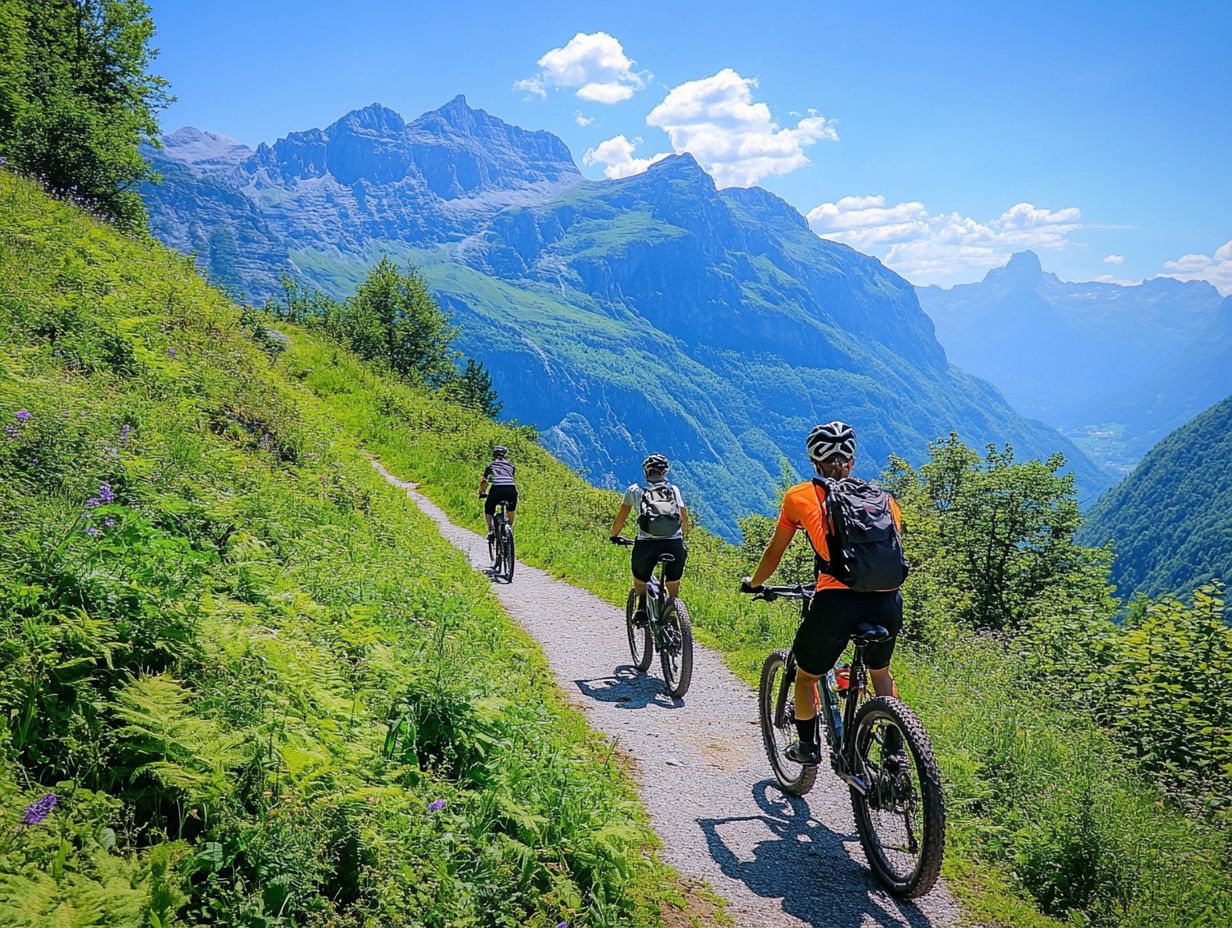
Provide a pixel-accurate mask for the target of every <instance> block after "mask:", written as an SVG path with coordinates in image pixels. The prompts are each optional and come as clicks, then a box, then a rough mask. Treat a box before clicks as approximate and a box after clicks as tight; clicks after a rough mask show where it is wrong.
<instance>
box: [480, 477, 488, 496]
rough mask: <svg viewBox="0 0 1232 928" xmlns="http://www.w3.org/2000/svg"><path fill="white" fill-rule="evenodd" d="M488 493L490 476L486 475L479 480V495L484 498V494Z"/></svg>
mask: <svg viewBox="0 0 1232 928" xmlns="http://www.w3.org/2000/svg"><path fill="white" fill-rule="evenodd" d="M487 492H488V475H487V474H484V475H483V476H482V477H480V478H479V495H480V496H483V494H485V493H487Z"/></svg>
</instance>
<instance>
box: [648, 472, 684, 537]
mask: <svg viewBox="0 0 1232 928" xmlns="http://www.w3.org/2000/svg"><path fill="white" fill-rule="evenodd" d="M637 527H638V528H640V529H641V530H642V531H643V532H645V533H646V534H647V535H649V536H650V537H651V538H671V537H672V536H673V535H675V534H676V533H677V532H678V531H680V503H679V502H677V500H676V489H675V487H673V486H672V485H671V484H670V483H667V482H666V481H664V482H663V483H652V484H649V485H647V486H646V488H645V489H644V490H642V499H641V501H640V502H639V503H638V506H637Z"/></svg>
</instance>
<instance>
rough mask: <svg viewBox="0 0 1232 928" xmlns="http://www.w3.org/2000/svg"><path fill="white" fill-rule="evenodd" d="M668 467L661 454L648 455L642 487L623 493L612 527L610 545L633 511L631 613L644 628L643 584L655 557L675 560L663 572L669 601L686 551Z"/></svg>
mask: <svg viewBox="0 0 1232 928" xmlns="http://www.w3.org/2000/svg"><path fill="white" fill-rule="evenodd" d="M670 468H671V463H670V462H669V461H668V460H667V458H665V457H664V456H663V455H661V454H652V455H650V457H648V458H646V460H644V461H643V462H642V472H643V474H644V475H645V478H646V480H645V486H643V485H642V484H640V483H635V484H633V485H632V486H630V487H629V489H628V490H626V491H625V498H624V501H623V502H622V503H621V505H620V509H619V510H618V511H617V512H616V521H614V522H613V523H612V534H611V541H612V543H613V544H619V543H620V532H621V530H622V529H623V528H624V527H625V520H626V519H628V518H629V513H630V512H631V511H633V510H637V514H638V515H637V538H636V539H635V540H634V542H633V554H632V556H631V557H630V559H629V563H630V567H631V568H632V570H633V589H634V591H635V592H636V593H637V609H636V611H635V612H634V613H633V621H634V624H637V625H644V624H645V623H646V620H647V614H646V584H647V583H648V582H649V580H650V577H651V575H652V574H653V573H654V569H655V565H656V564H657V563H658V562H659V557H660V556H661V555H664V554H670V555H672V557H673V558H675V560H673V561H672V562H671V563H669V564H667V565H665V566H664V568H663V578H664V580H665V581H666V586H667V595H668V596H670V597H672V598H673V599H674V598H675V597H677V596H678V595H680V578H681V577H682V576H683V575H684V562H685V561H686V560H688V557H689V549H688V548H687V547H686V546H685V543H684V536H685V535H686V534H688V532H689V510H688V507H687V506H685V504H684V496H683V495H682V494H681V492H680V488H679V487H677V486H675V485H673V484H670V483H668V482H667V472H668V470H669V469H670Z"/></svg>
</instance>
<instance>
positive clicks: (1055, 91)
mask: <svg viewBox="0 0 1232 928" xmlns="http://www.w3.org/2000/svg"><path fill="white" fill-rule="evenodd" d="M151 5H152V7H153V10H154V17H155V22H156V23H157V25H158V35H157V38H156V44H157V45H158V47H159V48H160V49H161V50H162V54H161V56H160V58H159V60H158V70H159V72H160V73H162V74H163V75H164V76H166V77H167V78H169V79H170V80H171V82H172V86H173V91H174V92H175V94H176V95H177V97H178V101H177V102H176V103H175V104H174V105H173V106H172V107H171V109H170V110H168V111H167V112H166V113H165V114H164V117H163V125H164V127H165V128H166V129H168V130H171V129H174V128H177V127H179V126H181V125H194V126H197V127H199V128H203V129H211V130H214V131H218V132H222V133H225V134H227V135H231V136H234V137H235V138H237V139H239V140H240V141H242V142H245V143H247V144H249V145H255V144H257V143H258V142H261V141H272V140H273V139H276V138H278V137H280V136H282V135H285V134H286V133H287V132H290V131H294V130H298V129H307V128H312V127H321V126H325V125H327V124H329V123H330V122H332V121H334V120H335V119H336V118H338V117H339V116H340V115H342V114H343V113H345V112H347V111H348V110H351V109H354V108H356V107H359V106H363V105H366V104H368V103H372V102H377V101H379V102H381V103H384V104H386V105H388V106H390V107H392V108H394V109H396V110H398V111H399V112H401V113H403V114H404V115H405V116H407V117H413V116H415V115H418V114H419V113H421V112H424V111H426V110H429V109H433V108H435V107H437V106H440V105H441V104H443V103H444V102H446V101H447V100H449V99H450V98H451V97H453V96H454V95H455V94H457V93H464V94H466V96H467V99H468V100H469V101H470V103H471V104H472V105H473V106H478V107H482V108H483V109H486V110H488V111H489V112H491V113H493V114H495V115H497V116H500V117H501V118H503V119H506V120H508V121H509V122H513V123H516V124H518V125H521V126H525V127H528V128H546V129H549V130H551V131H553V132H555V133H557V134H558V135H560V136H561V137H562V138H564V139H565V141H566V142H567V143H568V144H569V147H570V148H571V149H572V151H573V153H574V156H575V159H576V160H577V161H578V162H579V166H581V167H582V170H583V171H584V172H586V173H587V174H589V175H590V176H593V177H601V176H603V175H604V173H605V172H606V173H608V174H609V175H618V174H621V173H626V172H628V171H632V170H637V169H639V168H640V167H642V166H643V165H644V163H645V162H646V161H647V160H648V159H651V158H653V157H654V156H655V155H658V154H662V153H668V152H672V151H679V150H689V151H692V152H693V153H694V154H695V155H696V156H698V158H699V160H700V161H702V162H703V164H706V165H707V166H708V167H710V168H711V170H712V173H714V174H715V176H716V177H717V178H719V180H720V181H721V182H722V183H736V184H747V183H750V182H756V183H758V184H760V185H761V186H764V187H766V188H768V189H770V190H772V191H774V192H775V193H777V194H779V195H780V196H782V197H784V198H785V199H787V200H788V201H789V202H790V203H792V204H793V205H794V206H796V207H797V208H798V209H800V211H801V212H803V213H805V214H808V215H810V219H811V221H812V223H813V225H814V228H815V229H817V230H818V231H819V233H820V234H825V235H828V236H831V237H834V238H838V239H840V240H843V241H848V242H850V243H851V244H853V245H855V246H856V247H859V248H860V249H861V250H863V251H867V252H870V253H873V254H876V255H878V256H879V257H881V258H883V260H885V261H886V262H887V264H889V265H890V266H891V267H894V268H895V269H896V270H898V271H900V273H903V274H904V275H905V276H907V277H908V279H911V280H913V281H915V282H918V283H929V282H940V283H947V284H948V283H953V282H958V281H966V280H974V279H978V278H979V277H981V276H982V275H983V273H984V271H985V270H987V268H988V267H991V266H994V265H997V264H1000V263H1003V261H1004V257H1005V256H1006V255H1008V254H1009V252H1011V251H1013V250H1017V249H1019V248H1023V247H1032V248H1034V249H1035V250H1036V251H1038V252H1039V254H1040V255H1041V259H1042V261H1043V264H1044V267H1045V268H1046V269H1048V270H1052V271H1055V272H1056V273H1058V274H1060V275H1061V276H1062V277H1063V278H1066V279H1074V280H1086V279H1093V278H1098V277H1105V276H1106V277H1110V278H1114V279H1124V280H1138V279H1141V278H1143V277H1150V276H1154V275H1156V274H1160V273H1172V274H1175V275H1176V276H1182V277H1200V278H1204V279H1209V280H1212V282H1214V283H1216V284H1217V285H1218V286H1220V287H1221V288H1222V289H1223V290H1224V292H1232V244H1229V245H1225V243H1228V242H1229V240H1230V239H1232V171H1229V170H1228V164H1229V162H1230V161H1232V157H1230V155H1232V54H1229V51H1230V46H1232V5H1228V4H1224V3H1213V2H1212V3H1199V4H1180V5H1165V4H1159V3H1133V2H1123V3H1119V4H1115V5H1114V4H1074V3H1072V0H1071V2H1070V3H1052V2H1040V3H1032V4H1014V5H1012V7H1010V5H1001V7H1006V8H1001V7H998V6H995V5H992V4H988V3H979V4H976V3H946V4H919V3H904V2H883V3H879V4H864V3H855V2H852V3H829V2H816V0H814V2H807V3H806V2H787V3H772V4H747V3H745V4H734V3H725V2H719V0H710V2H707V3H693V2H676V0H672V2H665V0H657V2H642V0H624V2H621V3H618V4H602V5H600V4H588V3H579V2H576V0H574V2H570V3H555V2H543V3H520V4H514V3H508V2H503V3H473V2H463V0H458V2H453V3H446V4H430V5H424V4H413V3H407V2H405V0H404V2H377V0H352V2H349V3H347V4H345V5H339V4H336V3H324V2H313V0H298V2H282V0H269V2H265V0H248V2H236V0H213V2H211V3H200V2H188V0H152V3H151ZM579 34H581V36H582V38H581V39H577V40H575V39H574V37H575V36H577V35H579ZM553 50H556V51H553ZM549 53H551V54H549ZM545 56H547V57H546V58H545ZM541 59H542V60H543V61H544V64H542V65H541V64H540V63H539V62H540V61H541ZM519 82H520V86H515V85H518V84H519ZM579 94H581V96H579ZM579 117H580V119H579ZM648 120H649V121H648ZM582 122H586V123H587V124H585V125H582V124H581V123H582ZM587 152H591V155H590V157H589V159H587V157H586V153H587ZM1221 248H1222V251H1220V249H1221ZM1117 258H1120V259H1121V260H1119V261H1118V260H1117Z"/></svg>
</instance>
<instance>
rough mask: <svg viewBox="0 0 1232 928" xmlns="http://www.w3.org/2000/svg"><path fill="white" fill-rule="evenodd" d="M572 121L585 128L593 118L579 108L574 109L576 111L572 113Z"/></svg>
mask: <svg viewBox="0 0 1232 928" xmlns="http://www.w3.org/2000/svg"><path fill="white" fill-rule="evenodd" d="M573 121H574V122H576V123H577V124H578V125H579V126H581V127H582V128H583V129H585V128H586V127H587V126H589V125H590V124H591V123H592V122H594V119H593V118H592V117H590V116H587V115H586V114H585V113H583V112H582V111H581V110H577V111H576V112H574V114H573Z"/></svg>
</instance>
